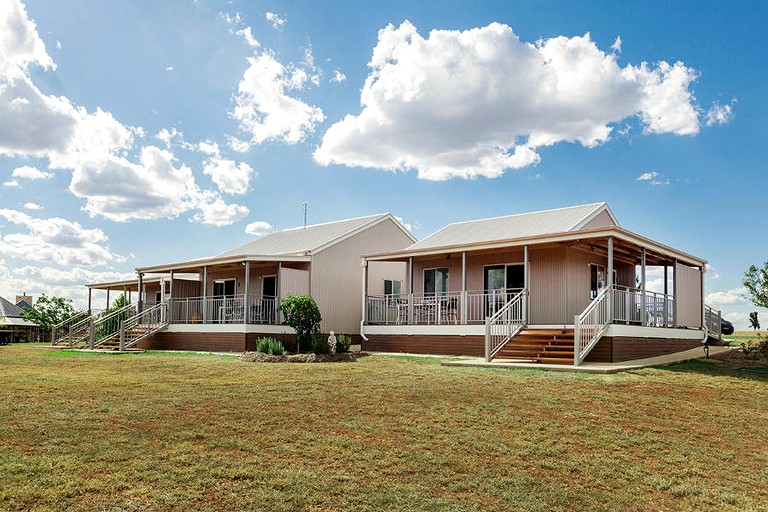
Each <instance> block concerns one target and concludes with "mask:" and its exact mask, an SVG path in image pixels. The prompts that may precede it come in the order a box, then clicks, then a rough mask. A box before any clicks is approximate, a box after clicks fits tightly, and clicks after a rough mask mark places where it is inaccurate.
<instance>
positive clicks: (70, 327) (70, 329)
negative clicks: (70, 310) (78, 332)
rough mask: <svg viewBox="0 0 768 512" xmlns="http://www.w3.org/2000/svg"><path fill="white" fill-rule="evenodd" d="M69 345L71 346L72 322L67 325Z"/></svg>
mask: <svg viewBox="0 0 768 512" xmlns="http://www.w3.org/2000/svg"><path fill="white" fill-rule="evenodd" d="M69 346H70V347H71V346H72V324H70V325H69Z"/></svg>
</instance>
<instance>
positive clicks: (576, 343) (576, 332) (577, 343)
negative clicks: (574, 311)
mask: <svg viewBox="0 0 768 512" xmlns="http://www.w3.org/2000/svg"><path fill="white" fill-rule="evenodd" d="M580 357H581V324H580V323H579V315H575V316H574V317H573V366H579V358H580Z"/></svg>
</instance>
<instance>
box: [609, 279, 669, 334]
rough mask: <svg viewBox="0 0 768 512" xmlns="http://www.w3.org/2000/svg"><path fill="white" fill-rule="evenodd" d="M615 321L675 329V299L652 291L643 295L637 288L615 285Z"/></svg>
mask: <svg viewBox="0 0 768 512" xmlns="http://www.w3.org/2000/svg"><path fill="white" fill-rule="evenodd" d="M643 313H645V314H643ZM613 320H614V321H615V322H624V323H627V324H636V325H647V326H651V327H674V326H675V298H674V296H672V295H666V294H663V293H657V292H650V291H646V292H645V294H643V291H642V290H638V289H636V288H628V287H626V286H618V285H614V289H613Z"/></svg>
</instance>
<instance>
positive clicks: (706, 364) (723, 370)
mask: <svg viewBox="0 0 768 512" xmlns="http://www.w3.org/2000/svg"><path fill="white" fill-rule="evenodd" d="M658 369H659V370H666V371H670V372H675V373H698V374H701V375H709V376H713V377H735V378H739V379H750V380H760V381H768V366H743V367H731V366H725V365H722V364H718V363H717V362H715V360H713V359H710V360H707V359H691V360H689V361H682V362H679V363H673V364H670V365H667V366H659V367H658Z"/></svg>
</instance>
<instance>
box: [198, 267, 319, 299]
mask: <svg viewBox="0 0 768 512" xmlns="http://www.w3.org/2000/svg"><path fill="white" fill-rule="evenodd" d="M282 266H283V270H284V271H285V270H286V269H289V268H293V269H298V270H304V271H306V272H307V273H308V272H309V263H293V262H291V263H283V265H282ZM277 267H278V264H277V263H276V262H269V263H255V262H251V269H250V272H249V273H250V279H249V281H250V283H249V287H250V290H249V292H250V293H251V295H261V293H262V290H263V285H262V283H263V279H264V276H274V275H277ZM220 279H234V280H235V293H236V294H241V293H245V284H244V283H245V266H244V265H243V266H242V268H238V269H232V270H215V269H209V270H208V296H209V297H210V296H212V295H213V282H214V281H217V280H220ZM305 288H306V286H302V287H301V290H304V289H305ZM292 293H293V294H294V295H298V294H299V293H300V292H299V291H294V292H292ZM303 293H305V292H303ZM200 295H202V292H201V293H200ZM281 296H283V295H281Z"/></svg>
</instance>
